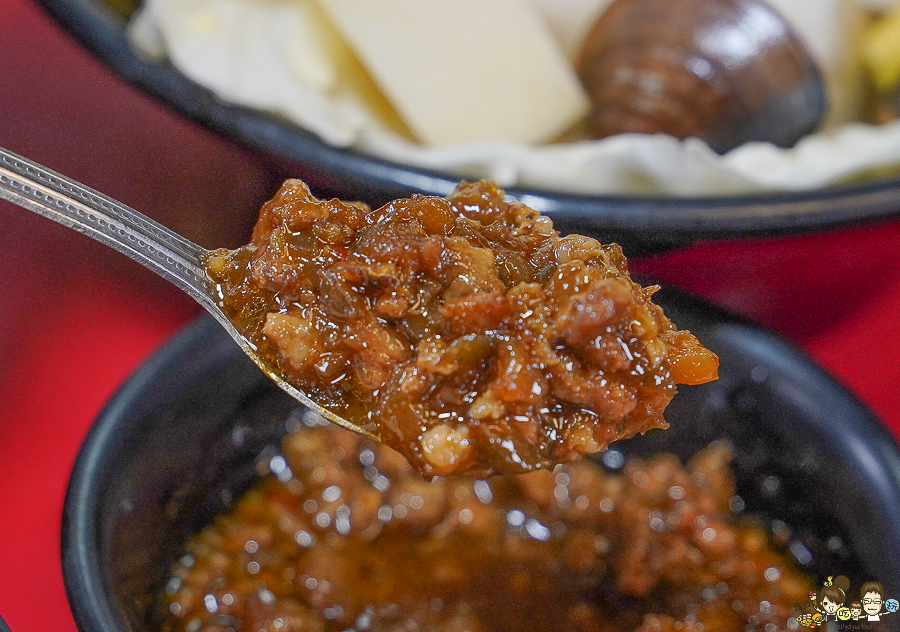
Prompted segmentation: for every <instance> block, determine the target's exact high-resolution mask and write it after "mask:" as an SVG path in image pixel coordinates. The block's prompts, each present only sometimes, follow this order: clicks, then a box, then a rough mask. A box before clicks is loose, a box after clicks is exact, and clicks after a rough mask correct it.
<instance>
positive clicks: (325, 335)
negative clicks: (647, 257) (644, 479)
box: [205, 180, 718, 477]
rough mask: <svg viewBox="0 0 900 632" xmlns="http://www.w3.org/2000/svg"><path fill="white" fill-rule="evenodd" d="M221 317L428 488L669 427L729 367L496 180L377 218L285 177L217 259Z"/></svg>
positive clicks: (415, 200)
mask: <svg viewBox="0 0 900 632" xmlns="http://www.w3.org/2000/svg"><path fill="white" fill-rule="evenodd" d="M205 264H206V267H207V270H208V272H209V274H210V276H211V278H212V279H213V281H214V282H215V283H216V284H218V289H219V292H220V296H221V297H222V307H223V309H224V310H225V311H226V313H227V314H228V315H229V318H231V319H232V321H233V322H234V323H235V325H236V326H237V327H238V329H239V330H240V331H241V332H242V333H243V334H244V335H245V336H246V337H247V338H248V339H249V340H250V341H251V342H252V343H253V344H254V345H255V346H256V347H257V348H258V349H259V351H260V353H261V355H262V357H263V358H264V359H265V360H266V361H267V362H268V363H270V364H271V365H272V366H274V367H276V369H277V372H278V373H279V374H281V375H283V376H284V378H285V379H286V380H287V381H288V382H290V383H291V384H293V385H294V386H295V387H297V388H298V389H299V390H300V391H302V392H304V393H306V394H307V395H309V396H310V397H311V398H312V399H313V400H315V401H316V402H317V403H320V404H322V405H323V406H324V407H325V408H327V409H328V410H330V411H332V412H334V413H336V414H338V415H340V416H342V417H344V418H345V419H349V420H350V421H352V422H354V423H355V424H357V425H358V426H361V427H363V428H364V429H366V430H367V431H369V432H371V433H372V435H373V436H376V437H378V438H379V439H380V440H381V441H383V442H385V443H387V444H388V445H390V446H392V447H394V448H395V449H397V450H398V451H400V452H401V453H402V454H403V455H404V456H405V457H406V458H407V459H409V461H410V462H411V463H412V464H413V466H414V467H415V468H416V469H417V470H418V471H419V472H420V473H422V474H423V475H425V476H426V477H431V476H446V475H448V474H453V473H467V474H471V475H478V476H483V475H487V474H491V473H495V472H505V473H511V472H524V471H529V470H532V469H535V468H537V467H547V466H551V465H553V464H556V463H561V462H566V461H570V460H572V459H574V458H576V457H578V456H580V455H583V454H587V453H593V452H598V451H601V450H604V449H606V447H607V446H608V445H609V443H610V442H611V441H613V440H615V439H621V438H625V437H630V436H632V435H634V434H636V433H643V432H645V431H647V430H649V429H651V428H664V427H665V426H666V422H665V421H664V419H663V410H664V409H665V407H666V405H667V404H668V403H669V401H670V400H671V399H672V397H673V396H674V395H675V392H676V387H675V385H676V384H698V383H702V382H706V381H709V380H712V379H715V377H716V372H717V367H718V359H717V358H716V356H715V355H714V354H712V353H711V352H710V351H708V350H707V349H705V348H704V347H703V346H702V345H700V344H699V343H698V341H697V340H696V338H694V337H693V336H692V335H691V334H690V333H688V332H686V331H679V330H677V329H676V328H675V326H674V325H673V324H672V323H671V322H670V321H669V320H668V319H667V318H666V316H665V315H664V314H663V313H662V310H661V309H660V308H659V307H658V306H657V305H655V304H654V303H653V302H652V301H651V295H652V294H653V293H654V291H655V290H656V288H655V287H648V288H642V287H641V286H640V285H638V284H636V283H634V282H633V281H632V280H631V278H630V277H629V275H628V270H627V263H626V261H625V258H624V257H623V255H622V252H621V249H620V248H619V246H617V245H616V244H609V245H603V244H601V243H599V242H598V241H597V240H595V239H591V238H589V237H583V236H578V235H569V236H566V237H560V236H559V234H558V233H557V232H556V231H555V230H554V228H553V225H552V222H551V221H550V219H549V218H548V217H546V216H543V215H541V214H540V213H538V212H536V211H534V210H532V209H530V208H528V207H526V206H524V205H522V204H519V203H515V202H509V201H507V200H505V199H504V192H503V191H502V190H500V189H498V188H497V187H496V186H495V185H493V184H491V183H488V182H479V183H465V182H464V183H461V184H460V185H459V187H458V188H457V189H456V191H454V192H453V193H452V194H451V195H450V196H449V197H447V198H446V199H445V198H439V197H431V196H413V197H412V198H409V199H402V200H396V201H394V202H391V203H389V204H387V205H385V206H383V207H382V208H379V209H377V210H371V209H369V208H368V207H367V206H365V205H364V204H360V203H348V202H341V201H339V200H324V201H320V200H318V199H316V198H315V197H313V196H312V194H311V193H310V191H309V188H308V187H307V186H306V185H305V184H304V183H303V182H301V181H299V180H289V181H287V182H286V183H285V184H284V186H283V187H282V188H281V190H280V191H279V192H278V194H277V195H276V196H275V198H274V199H272V200H271V201H269V202H267V203H266V204H265V205H264V206H263V208H262V211H261V213H260V217H259V221H258V223H257V225H256V227H255V228H254V231H253V235H252V240H251V242H250V244H248V245H247V246H244V247H242V248H239V249H237V250H225V249H220V250H216V251H213V252H212V253H211V254H210V255H209V257H208V258H207V260H206V262H205Z"/></svg>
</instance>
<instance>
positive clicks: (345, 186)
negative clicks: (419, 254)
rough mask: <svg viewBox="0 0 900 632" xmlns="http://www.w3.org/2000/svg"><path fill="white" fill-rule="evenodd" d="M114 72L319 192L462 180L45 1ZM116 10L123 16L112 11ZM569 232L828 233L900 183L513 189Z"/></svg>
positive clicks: (432, 186)
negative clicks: (342, 144) (628, 191)
mask: <svg viewBox="0 0 900 632" xmlns="http://www.w3.org/2000/svg"><path fill="white" fill-rule="evenodd" d="M38 1H39V2H40V3H41V4H42V5H43V6H44V7H45V8H46V9H47V10H48V11H49V12H50V13H51V15H53V16H54V17H55V18H56V19H57V20H58V21H59V22H60V23H61V24H62V25H63V26H65V27H66V28H67V29H68V30H69V31H70V32H71V33H72V34H73V35H74V36H75V37H76V38H78V39H79V40H80V41H81V42H82V43H83V44H84V45H85V46H86V47H87V48H88V49H90V50H91V51H93V52H94V53H95V54H96V55H97V56H98V57H100V58H101V59H102V60H103V61H104V62H106V63H107V64H108V65H109V66H110V67H111V68H112V69H113V70H115V71H116V72H117V73H119V75H121V76H122V77H123V78H125V79H126V80H127V81H129V82H130V83H132V84H134V85H135V86H137V87H139V88H141V89H143V90H145V91H146V92H148V93H150V94H152V95H154V96H155V97H157V98H159V99H160V100H162V101H163V102H164V103H166V104H168V105H169V106H171V107H172V108H173V109H175V110H177V111H179V112H181V113H182V114H184V115H186V116H187V117H189V118H191V119H193V120H195V121H197V122H199V123H201V124H202V125H204V126H206V127H208V128H210V129H212V130H214V131H216V132H218V133H220V134H223V135H225V136H227V137H229V138H231V139H233V140H235V141H238V142H240V143H242V144H244V145H247V146H250V147H253V148H256V149H258V150H261V151H262V152H264V154H267V155H269V156H272V157H274V158H276V159H277V160H278V163H279V164H281V165H284V166H285V170H284V175H296V176H298V177H302V178H304V179H306V180H307V181H308V182H310V184H312V185H313V186H314V187H315V188H317V189H318V190H319V191H320V192H322V193H329V194H332V195H338V196H340V197H344V198H348V199H356V200H363V201H366V202H369V203H370V204H373V205H380V204H381V203H384V202H387V201H389V200H392V199H395V198H398V197H404V196H407V195H409V194H410V193H412V192H419V193H430V194H438V195H445V194H447V193H449V192H450V191H451V190H452V188H453V187H454V185H455V184H456V182H457V180H458V178H455V177H453V176H450V175H448V174H442V173H437V172H434V171H428V170H425V169H420V168H414V167H409V166H406V165H402V164H396V163H392V162H388V161H385V160H380V159H377V158H373V157H370V156H367V155H364V154H361V153H358V152H354V151H349V150H345V149H340V148H336V147H333V146H330V145H328V144H326V143H324V142H322V141H320V140H319V139H318V138H317V137H315V136H313V135H312V134H309V133H307V132H305V131H304V130H302V129H300V128H299V127H297V126H296V125H292V124H290V123H286V122H284V121H283V120H281V119H277V118H275V117H273V116H269V115H267V114H264V113H260V112H257V111H252V110H248V109H245V108H240V107H234V106H230V105H227V104H225V103H223V102H222V101H220V100H219V99H217V98H216V97H215V96H214V95H213V94H211V93H210V92H209V91H208V90H206V89H204V88H202V87H200V86H198V85H197V84H196V83H194V82H192V81H190V80H189V79H187V78H186V77H185V76H184V75H182V74H181V73H180V72H178V71H177V70H175V69H174V68H173V67H172V66H171V65H170V64H169V63H167V62H162V63H159V62H154V61H151V60H148V59H147V58H146V57H144V56H141V55H139V54H137V53H136V52H135V51H134V50H133V49H132V48H131V46H130V45H129V43H128V41H127V39H126V37H125V17H124V16H125V14H126V13H127V12H128V9H127V7H128V6H131V5H133V4H136V1H135V0H38ZM111 5H119V6H121V7H123V8H121V9H119V10H114V9H112V8H111ZM509 193H510V194H512V195H514V196H516V197H517V198H519V199H520V200H521V201H523V202H525V203H526V204H528V205H529V206H532V207H533V208H536V209H538V210H540V211H542V212H545V213H548V214H550V215H552V216H553V217H554V219H555V221H556V222H557V225H558V226H559V227H560V228H561V229H563V230H566V231H575V232H581V233H592V234H595V235H597V236H601V237H602V238H604V239H606V240H615V241H618V242H620V243H622V244H624V245H626V246H627V248H628V249H629V251H632V252H633V251H637V250H648V249H654V248H664V247H668V246H677V245H682V244H685V243H689V242H691V241H695V240H698V239H701V238H702V239H710V238H722V237H734V236H740V235H753V234H773V233H785V232H796V231H808V230H814V229H824V228H830V227H835V226H839V225H844V224H848V223H855V222H860V221H864V220H873V219H878V218H885V217H890V216H894V215H897V214H900V177H896V176H895V177H891V178H882V179H878V180H873V181H870V182H866V183H862V184H855V185H852V186H840V187H835V188H829V189H822V190H816V191H811V192H803V193H778V194H760V195H747V196H729V197H712V198H675V197H638V196H634V197H628V196H585V195H575V194H566V193H559V192H554V191H550V190H535V189H529V188H511V189H509Z"/></svg>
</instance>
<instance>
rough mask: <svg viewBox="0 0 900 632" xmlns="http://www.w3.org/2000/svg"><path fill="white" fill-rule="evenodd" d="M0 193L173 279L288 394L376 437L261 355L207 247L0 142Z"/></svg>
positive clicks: (332, 419)
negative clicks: (207, 264)
mask: <svg viewBox="0 0 900 632" xmlns="http://www.w3.org/2000/svg"><path fill="white" fill-rule="evenodd" d="M0 198H3V199H4V200H8V201H10V202H12V203H13V204H17V205H19V206H21V207H22V208H26V209H28V210H30V211H34V212H35V213H37V214H38V215H43V216H44V217H46V218H48V219H52V220H53V221H55V222H59V223H60V224H62V225H63V226H66V227H68V228H71V229H73V230H76V231H78V232H79V233H82V234H84V235H87V236H88V237H92V238H93V239H96V240H97V241H99V242H100V243H102V244H105V245H107V246H109V247H110V248H113V249H115V250H118V251H119V252H121V253H122V254H125V255H128V256H129V257H131V258H132V259H134V260H135V261H137V262H138V263H140V264H141V265H143V266H145V267H146V268H149V269H150V270H152V271H153V272H155V273H156V274H158V275H159V276H161V277H162V278H164V279H165V280H167V281H169V282H171V283H173V284H175V285H176V286H178V287H179V288H181V289H182V290H184V291H185V292H187V293H188V295H189V296H190V297H191V298H193V299H194V300H195V301H197V302H198V303H200V305H202V306H203V307H204V309H206V311H208V312H209V313H210V314H212V315H213V317H214V318H215V319H216V320H217V321H218V322H219V324H220V325H222V327H224V328H225V331H227V332H228V335H229V336H231V337H232V338H233V339H234V341H235V342H237V343H238V345H239V346H240V347H241V349H242V350H243V351H244V353H246V354H247V355H248V356H249V357H250V359H251V360H253V362H255V363H256V365H257V366H258V367H259V368H260V369H262V370H263V372H264V373H265V374H266V375H268V376H269V377H270V378H271V379H272V380H273V381H274V382H275V383H276V384H278V386H279V387H281V389H282V390H284V391H285V392H286V393H288V394H289V395H290V396H291V397H293V398H295V399H297V400H298V401H300V402H301V403H302V404H304V405H305V406H308V407H309V408H311V409H313V410H315V411H316V412H318V413H319V414H321V415H322V416H323V417H325V418H326V419H327V420H328V421H331V422H332V423H335V424H337V425H338V426H341V427H343V428H347V429H348V430H352V431H353V432H356V433H359V434H363V435H366V436H368V437H372V438H373V439H376V440H377V439H378V437H377V436H376V435H375V434H374V433H373V431H372V430H370V429H367V428H363V427H361V426H358V425H356V424H354V423H352V422H350V421H348V420H346V419H344V418H343V417H340V416H338V415H335V414H334V413H333V412H331V411H329V410H327V409H325V408H323V407H322V406H320V405H319V404H317V403H316V402H315V401H313V400H312V399H310V398H309V397H308V396H307V395H306V394H305V393H302V392H300V391H299V390H297V389H296V388H295V387H293V386H291V385H290V384H288V383H287V382H286V381H284V379H283V378H282V377H281V376H280V375H279V374H278V372H277V371H276V370H275V369H274V368H273V367H271V366H269V365H268V364H266V363H265V362H264V361H263V359H262V358H260V356H259V354H258V353H257V351H256V348H255V347H254V346H253V344H252V343H251V342H250V341H249V340H247V339H246V338H245V337H244V336H242V335H241V333H240V332H239V331H238V330H237V329H235V327H234V325H233V324H232V323H231V321H230V320H229V319H228V316H226V315H225V313H224V312H223V311H222V309H221V307H220V306H219V297H218V294H217V289H216V286H215V284H214V283H213V282H212V280H211V279H210V278H209V276H208V275H207V274H206V271H205V270H204V268H203V264H202V258H203V256H204V255H205V254H206V253H207V252H208V251H207V250H206V249H205V248H202V247H201V246H198V245H197V244H195V243H193V242H192V241H190V240H188V239H185V238H184V237H182V236H181V235H179V234H177V233H175V232H173V231H171V230H169V229H168V228H166V227H165V226H163V225H162V224H159V223H157V222H155V221H153V220H152V219H150V218H149V217H147V216H146V215H142V214H141V213H139V212H137V211H135V210H134V209H132V208H130V207H128V206H126V205H125V204H122V203H121V202H117V201H116V200H114V199H112V198H111V197H108V196H106V195H103V194H102V193H99V192H97V191H95V190H93V189H91V188H89V187H87V186H85V185H83V184H80V183H78V182H76V181H74V180H72V179H71V178H67V177H66V176H63V175H60V174H59V173H56V172H55V171H52V170H50V169H47V168H46V167H43V166H41V165H39V164H37V163H36V162H33V161H31V160H28V159H27V158H23V157H22V156H19V155H18V154H14V153H13V152H11V151H9V150H6V149H3V148H2V147H0Z"/></svg>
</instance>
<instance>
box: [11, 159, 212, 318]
mask: <svg viewBox="0 0 900 632" xmlns="http://www.w3.org/2000/svg"><path fill="white" fill-rule="evenodd" d="M0 198H3V199H5V200H8V201H10V202H12V203H13V204H17V205H19V206H21V207H23V208H26V209H28V210H31V211H34V212H35V213H37V214H39V215H43V216H44V217H46V218H48V219H52V220H53V221H55V222H59V223H60V224H62V225H63V226H67V227H68V228H72V229H74V230H76V231H78V232H80V233H82V234H84V235H87V236H88V237H92V238H94V239H96V240H97V241H99V242H100V243H102V244H105V245H107V246H109V247H111V248H113V249H115V250H118V251H119V252H121V253H123V254H125V255H127V256H129V257H131V258H132V259H134V260H135V261H137V262H138V263H140V264H141V265H143V266H146V267H147V268H149V269H150V270H152V271H153V272H156V273H157V274H158V275H160V276H161V277H163V278H164V279H166V280H167V281H170V282H172V283H174V284H175V285H177V286H178V287H179V288H181V289H182V290H184V291H185V292H187V293H188V294H189V295H190V296H191V297H193V298H194V299H195V300H196V301H198V302H199V303H200V304H201V305H203V306H204V307H206V308H207V309H210V307H212V308H213V311H218V310H216V309H215V307H216V306H215V303H214V301H213V299H212V297H211V291H210V286H209V280H208V277H207V275H206V271H205V270H204V269H203V266H202V264H201V261H200V259H201V256H202V255H203V253H204V252H205V250H204V249H203V248H201V247H200V246H198V245H197V244H195V243H193V242H192V241H190V240H188V239H185V238H184V237H182V236H181V235H178V234H177V233H174V232H172V231H171V230H169V229H168V228H166V227H165V226H163V225H161V224H159V223H157V222H155V221H153V220H152V219H150V218H149V217H147V216H146V215H143V214H141V213H139V212H137V211H135V210H134V209H132V208H130V207H128V206H126V205H124V204H122V203H121V202H117V201H116V200H114V199H112V198H110V197H108V196H106V195H103V194H102V193H99V192H98V191H95V190H93V189H91V188H89V187H86V186H84V185H83V184H79V183H78V182H75V181H74V180H72V179H70V178H67V177H66V176H64V175H61V174H59V173H56V172H55V171H52V170H50V169H47V168H46V167H42V166H41V165H39V164H37V163H36V162H33V161H31V160H28V159H27V158H23V157H22V156H19V155H17V154H14V153H13V152H11V151H9V150H6V149H3V148H2V147H0Z"/></svg>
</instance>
